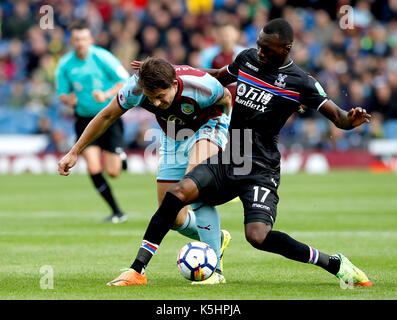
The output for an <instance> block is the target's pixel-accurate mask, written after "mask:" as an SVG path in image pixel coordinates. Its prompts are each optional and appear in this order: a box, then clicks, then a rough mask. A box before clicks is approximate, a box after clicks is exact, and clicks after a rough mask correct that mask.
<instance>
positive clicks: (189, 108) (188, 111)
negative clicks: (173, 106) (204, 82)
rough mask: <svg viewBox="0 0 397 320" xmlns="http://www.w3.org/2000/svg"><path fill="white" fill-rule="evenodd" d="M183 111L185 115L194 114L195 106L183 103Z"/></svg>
mask: <svg viewBox="0 0 397 320" xmlns="http://www.w3.org/2000/svg"><path fill="white" fill-rule="evenodd" d="M181 109H182V112H183V113H184V114H192V113H193V112H194V107H193V105H191V104H189V103H182V104H181Z"/></svg>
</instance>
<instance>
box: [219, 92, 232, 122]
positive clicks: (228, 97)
mask: <svg viewBox="0 0 397 320" xmlns="http://www.w3.org/2000/svg"><path fill="white" fill-rule="evenodd" d="M217 105H221V106H223V108H224V112H225V113H226V114H227V115H228V116H230V115H231V111H232V94H231V93H230V91H229V90H228V89H227V88H223V97H222V98H221V99H220V100H219V101H218V103H217Z"/></svg>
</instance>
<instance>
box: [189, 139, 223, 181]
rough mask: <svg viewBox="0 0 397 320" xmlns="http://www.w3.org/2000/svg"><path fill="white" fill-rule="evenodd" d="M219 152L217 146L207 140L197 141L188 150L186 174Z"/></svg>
mask: <svg viewBox="0 0 397 320" xmlns="http://www.w3.org/2000/svg"><path fill="white" fill-rule="evenodd" d="M218 152H219V147H218V145H216V144H214V143H213V142H211V141H209V140H199V141H197V142H196V143H195V144H194V145H193V147H192V148H191V149H190V153H189V163H188V165H187V168H186V173H187V172H189V171H191V170H192V169H193V168H194V167H195V166H197V165H198V164H199V163H201V162H203V161H204V160H207V159H208V158H211V157H212V156H214V155H217V154H218Z"/></svg>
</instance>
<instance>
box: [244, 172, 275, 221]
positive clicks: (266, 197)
mask: <svg viewBox="0 0 397 320" xmlns="http://www.w3.org/2000/svg"><path fill="white" fill-rule="evenodd" d="M244 179H245V180H244V181H241V183H240V184H239V197H240V200H241V201H242V203H243V207H244V224H249V223H252V222H262V223H264V224H266V225H269V226H271V227H272V226H273V224H274V223H275V221H276V216H277V204H278V201H279V197H278V191H277V189H278V184H279V176H278V175H277V174H271V173H263V172H262V173H260V174H253V175H250V176H248V177H245V178H244Z"/></svg>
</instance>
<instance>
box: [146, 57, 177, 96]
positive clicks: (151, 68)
mask: <svg viewBox="0 0 397 320" xmlns="http://www.w3.org/2000/svg"><path fill="white" fill-rule="evenodd" d="M175 79H176V72H175V69H174V67H173V66H172V64H171V63H169V62H168V61H166V60H164V59H160V58H146V59H145V60H144V61H143V62H142V64H141V66H140V67H139V80H138V84H139V86H140V87H141V88H142V89H145V90H148V91H151V92H153V91H155V90H158V89H168V88H170V87H171V86H172V84H173V83H174V80H175Z"/></svg>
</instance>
